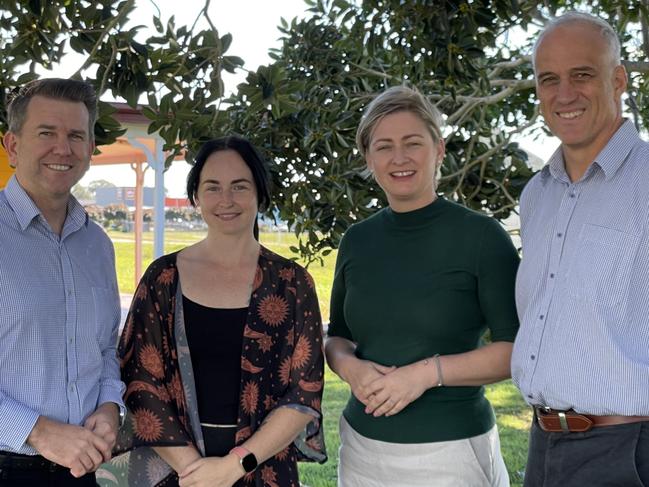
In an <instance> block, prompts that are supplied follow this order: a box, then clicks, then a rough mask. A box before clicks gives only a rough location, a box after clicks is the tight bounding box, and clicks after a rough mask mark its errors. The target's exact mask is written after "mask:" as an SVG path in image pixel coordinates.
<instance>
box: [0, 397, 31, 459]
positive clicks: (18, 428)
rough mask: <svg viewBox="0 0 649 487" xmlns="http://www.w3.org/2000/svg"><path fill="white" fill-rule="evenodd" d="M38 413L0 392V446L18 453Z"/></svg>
mask: <svg viewBox="0 0 649 487" xmlns="http://www.w3.org/2000/svg"><path fill="white" fill-rule="evenodd" d="M38 416H39V414H38V412H36V411H35V410H33V409H31V408H29V407H28V406H26V405H25V404H23V403H21V402H19V401H16V400H15V399H13V398H11V397H10V396H8V395H7V394H5V393H4V392H2V391H1V390H0V424H1V425H2V427H1V428H0V445H6V446H8V447H10V448H11V449H12V450H15V451H18V450H20V448H21V447H22V446H23V445H24V444H25V442H26V441H27V437H28V436H29V434H30V433H31V432H32V429H33V428H34V425H35V424H36V421H37V420H38Z"/></svg>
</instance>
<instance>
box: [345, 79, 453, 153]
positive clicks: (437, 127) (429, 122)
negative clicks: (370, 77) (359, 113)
mask: <svg viewBox="0 0 649 487" xmlns="http://www.w3.org/2000/svg"><path fill="white" fill-rule="evenodd" d="M396 112H412V113H414V114H415V115H417V116H418V117H419V118H421V120H422V121H423V122H424V124H425V125H426V128H427V129H428V131H429V132H430V135H431V137H432V138H433V140H434V141H435V142H436V143H437V142H439V141H440V140H442V138H443V137H442V130H441V127H442V114H441V113H440V111H439V110H438V109H437V108H436V107H435V105H433V104H432V103H431V102H430V101H428V99H427V98H426V97H425V96H424V95H422V94H421V93H420V92H419V91H417V90H416V89H413V88H409V87H407V86H393V87H392V88H388V89H387V90H385V91H384V92H382V93H380V94H379V95H377V96H376V98H374V99H373V100H372V102H371V103H370V104H369V105H368V106H367V107H366V108H365V112H364V113H363V117H362V118H361V122H360V123H359V124H358V130H357V131H356V146H357V147H358V150H359V152H360V153H361V156H363V157H365V154H366V153H367V149H368V148H369V146H370V139H371V137H372V133H373V132H374V129H375V128H376V125H377V124H378V123H379V122H380V121H381V120H382V119H383V117H385V116H386V115H390V114H391V113H396Z"/></svg>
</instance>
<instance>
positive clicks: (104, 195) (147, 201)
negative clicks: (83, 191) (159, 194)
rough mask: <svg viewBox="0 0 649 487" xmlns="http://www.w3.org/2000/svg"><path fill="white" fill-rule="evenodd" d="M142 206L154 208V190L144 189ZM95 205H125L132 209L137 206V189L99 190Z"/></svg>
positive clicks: (96, 193) (96, 194) (123, 187)
mask: <svg viewBox="0 0 649 487" xmlns="http://www.w3.org/2000/svg"><path fill="white" fill-rule="evenodd" d="M142 193H143V194H142V199H143V202H142V205H143V206H144V207H147V206H148V207H152V206H153V197H154V192H153V188H146V187H145V188H142ZM95 203H96V204H97V206H110V205H125V206H128V207H130V208H132V207H134V206H135V188H131V187H125V186H122V187H118V188H97V190H96V192H95Z"/></svg>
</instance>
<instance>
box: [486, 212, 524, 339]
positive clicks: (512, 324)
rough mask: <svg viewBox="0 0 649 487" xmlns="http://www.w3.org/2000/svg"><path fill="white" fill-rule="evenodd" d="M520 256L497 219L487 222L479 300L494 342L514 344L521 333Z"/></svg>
mask: <svg viewBox="0 0 649 487" xmlns="http://www.w3.org/2000/svg"><path fill="white" fill-rule="evenodd" d="M518 263H519V256H518V252H517V251H516V248H515V247H514V244H513V243H512V240H511V238H510V237H509V234H508V233H507V232H506V231H505V229H504V228H503V227H502V226H501V225H500V223H498V222H497V221H496V220H493V219H489V220H487V221H486V224H485V226H484V230H483V233H482V240H481V247H480V252H479V254H478V262H477V274H478V299H479V300H480V308H481V309H482V314H483V315H484V317H485V321H486V323H487V326H488V327H489V329H490V331H491V340H492V341H494V342H497V341H506V342H513V341H514V338H515V337H516V332H517V331H518V316H517V314H516V304H515V299H514V284H515V280H516V271H517V269H518Z"/></svg>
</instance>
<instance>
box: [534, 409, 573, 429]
mask: <svg viewBox="0 0 649 487" xmlns="http://www.w3.org/2000/svg"><path fill="white" fill-rule="evenodd" d="M538 408H539V409H541V410H542V411H543V413H544V414H556V415H557V417H558V418H559V426H561V431H562V432H563V433H570V427H569V426H568V419H567V418H566V412H565V411H555V410H553V409H552V408H551V407H549V406H538Z"/></svg>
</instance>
